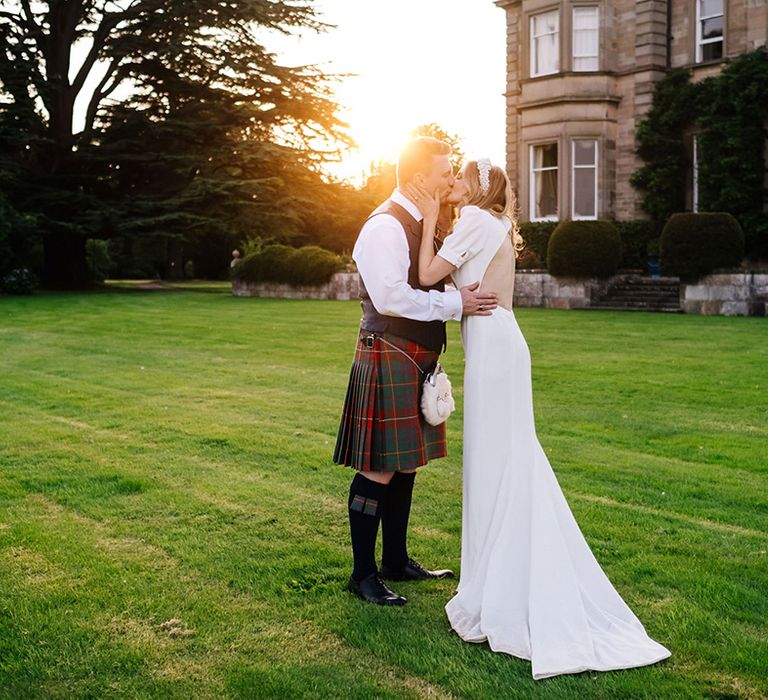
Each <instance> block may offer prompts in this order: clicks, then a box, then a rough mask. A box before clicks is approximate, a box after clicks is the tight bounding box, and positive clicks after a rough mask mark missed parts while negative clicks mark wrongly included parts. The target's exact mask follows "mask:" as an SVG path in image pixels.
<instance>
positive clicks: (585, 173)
mask: <svg viewBox="0 0 768 700" xmlns="http://www.w3.org/2000/svg"><path fill="white" fill-rule="evenodd" d="M573 216H574V218H578V217H592V216H597V213H596V212H595V169H594V168H574V170H573Z"/></svg>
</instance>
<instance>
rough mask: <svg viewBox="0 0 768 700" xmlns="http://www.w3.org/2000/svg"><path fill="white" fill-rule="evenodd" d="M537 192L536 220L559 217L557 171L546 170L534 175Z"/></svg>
mask: <svg viewBox="0 0 768 700" xmlns="http://www.w3.org/2000/svg"><path fill="white" fill-rule="evenodd" d="M534 187H535V192H536V195H535V196H536V200H535V211H534V218H536V219H543V218H544V217H556V216H557V170H545V171H544V172H541V173H536V174H535V175H534Z"/></svg>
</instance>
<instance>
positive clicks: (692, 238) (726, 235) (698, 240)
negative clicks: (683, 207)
mask: <svg viewBox="0 0 768 700" xmlns="http://www.w3.org/2000/svg"><path fill="white" fill-rule="evenodd" d="M660 246H661V270H662V272H663V274H665V275H678V276H679V277H681V278H682V279H696V278H698V277H702V276H704V275H708V274H710V273H711V272H713V271H714V270H716V269H717V268H729V267H737V266H738V265H739V264H740V263H741V260H742V258H743V257H744V232H743V231H742V229H741V226H740V225H739V222H738V221H737V220H736V219H735V218H734V217H733V216H731V214H726V213H723V212H716V213H706V214H673V215H672V216H671V217H669V221H667V223H666V225H665V226H664V230H663V231H662V234H661V244H660Z"/></svg>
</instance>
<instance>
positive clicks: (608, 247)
mask: <svg viewBox="0 0 768 700" xmlns="http://www.w3.org/2000/svg"><path fill="white" fill-rule="evenodd" d="M620 261H621V238H620V236H619V232H618V231H617V230H616V227H615V226H614V225H613V224H612V223H611V222H610V221H561V222H560V223H559V224H558V225H557V228H556V229H555V230H554V232H553V233H552V236H551V238H550V239H549V246H548V251H547V267H548V268H549V271H550V273H551V274H553V275H555V276H556V277H609V276H610V275H612V274H613V273H614V272H616V270H617V269H618V267H619V262H620Z"/></svg>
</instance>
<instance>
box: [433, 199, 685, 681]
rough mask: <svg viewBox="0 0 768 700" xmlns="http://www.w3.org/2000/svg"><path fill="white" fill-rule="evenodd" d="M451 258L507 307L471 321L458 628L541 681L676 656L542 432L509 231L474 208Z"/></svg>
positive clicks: (466, 331) (448, 246)
mask: <svg viewBox="0 0 768 700" xmlns="http://www.w3.org/2000/svg"><path fill="white" fill-rule="evenodd" d="M465 217H466V218H465ZM462 221H463V222H464V223H462ZM440 255H441V256H442V257H445V258H446V259H448V260H449V261H450V262H452V263H454V264H459V265H460V267H459V269H458V270H457V271H456V272H455V273H454V280H455V282H456V284H457V285H458V286H463V285H466V284H470V283H472V282H475V281H478V280H482V285H481V287H482V288H485V289H492V290H493V291H495V292H497V293H498V294H499V298H500V304H501V305H500V306H499V307H498V308H497V309H496V310H495V311H494V312H493V314H492V315H491V316H469V317H465V318H464V320H463V321H462V340H463V343H464V352H465V356H466V367H465V375H464V483H463V512H462V548H461V578H460V581H459V586H458V591H457V593H456V595H455V597H453V598H452V599H451V600H450V601H449V602H448V604H447V605H446V612H447V614H448V618H449V620H450V623H451V626H452V627H453V629H454V630H455V631H456V632H457V633H458V634H459V636H461V637H462V639H464V640H466V641H468V642H485V641H487V642H488V644H489V646H490V647H491V649H493V650H494V651H499V652H505V653H508V654H513V655H514V656H517V657H520V658H523V659H530V661H531V664H532V672H533V677H534V678H535V679H540V678H547V677H549V676H555V675H559V674H563V673H577V672H580V671H585V670H588V669H591V670H597V671H608V670H614V669H622V668H632V667H635V666H644V665H647V664H652V663H655V662H657V661H660V660H661V659H664V658H667V657H668V656H669V655H670V652H669V651H668V650H667V649H666V648H665V647H663V646H662V645H661V644H658V643H657V642H655V641H654V640H653V639H651V638H650V637H649V636H648V634H647V633H646V631H645V629H644V628H643V625H642V624H641V623H640V621H639V620H638V619H637V617H636V616H635V615H634V613H633V612H632V611H631V610H630V609H629V607H628V606H627V605H626V603H625V602H624V601H623V600H622V598H621V596H620V595H619V594H618V593H617V592H616V590H615V588H614V587H613V585H612V584H611V582H610V581H609V580H608V577H607V576H606V575H605V573H604V572H603V570H602V569H601V568H600V565H599V564H598V562H597V560H596V559H595V557H594V555H593V554H592V552H591V550H590V548H589V545H588V544H587V542H586V540H585V539H584V536H583V535H582V533H581V530H580V529H579V526H578V524H577V523H576V520H575V519H574V517H573V514H572V513H571V510H570V508H569V507H568V504H567V502H566V500H565V498H564V496H563V493H562V491H561V489H560V486H559V484H558V482H557V479H556V478H555V474H554V472H553V471H552V467H551V466H550V464H549V461H548V460H547V457H546V455H545V454H544V451H543V450H542V448H541V445H540V444H539V441H538V438H537V436H536V428H535V424H534V416H533V397H532V390H531V360H530V354H529V351H528V346H527V344H526V342H525V339H524V337H523V335H522V333H521V331H520V328H519V326H518V325H517V321H516V319H515V314H514V312H513V311H512V303H511V302H512V285H513V279H514V251H513V249H512V244H511V240H510V236H509V234H508V226H505V224H504V223H503V221H501V220H499V219H497V218H496V217H494V216H493V215H491V214H489V213H488V212H485V211H483V210H481V209H477V208H476V207H465V209H464V210H463V211H462V217H461V219H460V220H459V223H458V224H457V227H456V232H455V233H454V234H453V235H451V236H449V237H448V238H447V239H446V243H445V245H444V247H443V249H441V251H440ZM505 306H506V307H507V308H504V307H505Z"/></svg>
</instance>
